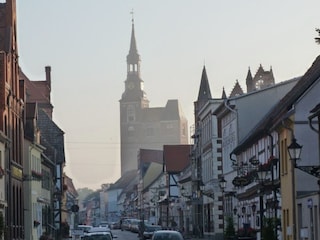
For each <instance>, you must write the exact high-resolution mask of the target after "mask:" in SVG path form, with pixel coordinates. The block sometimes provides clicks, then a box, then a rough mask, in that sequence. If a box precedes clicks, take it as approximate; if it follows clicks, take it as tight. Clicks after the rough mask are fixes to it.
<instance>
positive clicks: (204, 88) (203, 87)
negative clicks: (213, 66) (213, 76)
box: [198, 66, 212, 101]
mask: <svg viewBox="0 0 320 240" xmlns="http://www.w3.org/2000/svg"><path fill="white" fill-rule="evenodd" d="M211 98H212V97H211V91H210V86H209V81H208V77H207V71H206V67H205V66H203V70H202V76H201V83H200V89H199V94H198V101H201V100H208V99H211Z"/></svg>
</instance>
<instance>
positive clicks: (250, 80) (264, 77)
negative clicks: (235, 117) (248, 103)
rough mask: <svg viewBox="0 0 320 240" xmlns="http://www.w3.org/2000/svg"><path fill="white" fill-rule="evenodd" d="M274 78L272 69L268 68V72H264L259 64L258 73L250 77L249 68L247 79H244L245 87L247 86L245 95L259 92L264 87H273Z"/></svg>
mask: <svg viewBox="0 0 320 240" xmlns="http://www.w3.org/2000/svg"><path fill="white" fill-rule="evenodd" d="M274 83H275V81H274V76H273V71H272V68H271V67H270V71H265V70H264V69H263V67H262V65H261V64H260V66H259V68H258V71H257V72H256V74H255V75H254V77H252V74H251V71H250V68H249V70H248V74H247V78H246V85H247V93H249V92H253V91H257V90H261V89H263V88H266V87H270V86H272V85H274Z"/></svg>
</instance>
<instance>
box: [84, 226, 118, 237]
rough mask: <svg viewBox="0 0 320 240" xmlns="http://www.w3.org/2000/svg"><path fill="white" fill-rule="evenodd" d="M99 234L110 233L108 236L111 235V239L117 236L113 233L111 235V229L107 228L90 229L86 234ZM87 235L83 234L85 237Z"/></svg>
mask: <svg viewBox="0 0 320 240" xmlns="http://www.w3.org/2000/svg"><path fill="white" fill-rule="evenodd" d="M97 232H98V233H99V232H100V233H101V232H107V233H110V235H111V237H112V239H113V238H117V237H118V236H117V235H114V234H113V233H112V231H111V229H110V228H108V227H101V226H100V227H92V228H90V230H89V231H88V233H87V234H91V233H97ZM87 234H85V236H87Z"/></svg>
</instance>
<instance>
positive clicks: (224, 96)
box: [221, 87, 227, 99]
mask: <svg viewBox="0 0 320 240" xmlns="http://www.w3.org/2000/svg"><path fill="white" fill-rule="evenodd" d="M221 98H222V99H226V98H227V94H226V91H225V90H224V87H223V89H222V96H221Z"/></svg>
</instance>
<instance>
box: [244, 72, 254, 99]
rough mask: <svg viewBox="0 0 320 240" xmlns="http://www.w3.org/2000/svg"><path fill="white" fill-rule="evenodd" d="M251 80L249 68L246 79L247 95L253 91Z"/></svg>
mask: <svg viewBox="0 0 320 240" xmlns="http://www.w3.org/2000/svg"><path fill="white" fill-rule="evenodd" d="M252 80H253V78H252V74H251V70H250V67H249V69H248V73H247V78H246V85H247V93H249V92H252V91H253V89H254V86H253V81H252Z"/></svg>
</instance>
